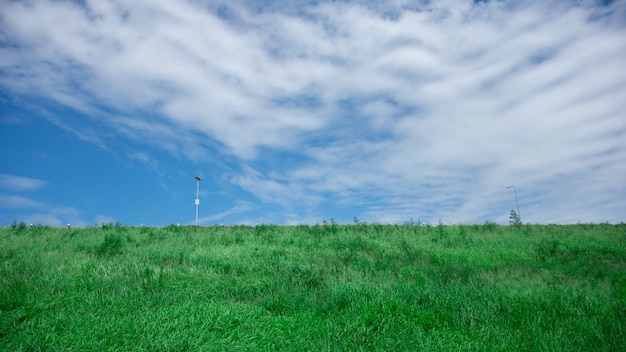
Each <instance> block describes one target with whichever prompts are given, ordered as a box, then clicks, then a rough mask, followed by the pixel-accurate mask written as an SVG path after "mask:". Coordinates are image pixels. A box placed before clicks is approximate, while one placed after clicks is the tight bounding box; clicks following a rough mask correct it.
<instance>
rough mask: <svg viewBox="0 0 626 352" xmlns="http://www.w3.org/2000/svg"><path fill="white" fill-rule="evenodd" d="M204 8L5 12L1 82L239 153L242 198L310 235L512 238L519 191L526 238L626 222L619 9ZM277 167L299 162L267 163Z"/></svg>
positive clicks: (161, 141)
mask: <svg viewBox="0 0 626 352" xmlns="http://www.w3.org/2000/svg"><path fill="white" fill-rule="evenodd" d="M203 6H204V5H203ZM203 6H201V5H200V4H198V3H195V2H186V1H134V2H132V3H127V2H116V1H111V2H101V1H87V2H86V5H85V7H81V6H79V5H77V4H75V3H70V2H56V1H37V2H32V3H26V2H8V3H6V4H5V5H4V10H3V13H4V15H3V17H2V23H3V24H2V27H1V28H2V32H3V33H6V34H4V36H5V38H6V39H4V40H5V41H7V42H8V43H12V42H16V43H19V45H14V46H11V45H5V46H2V48H1V49H0V57H2V59H1V60H0V69H2V70H3V72H6V74H5V75H3V76H2V77H0V84H1V85H2V87H5V88H6V89H10V90H12V91H15V92H19V93H22V94H36V95H41V96H46V97H48V98H50V99H53V100H54V101H56V102H58V103H60V104H64V105H67V106H69V107H72V108H75V109H78V110H80V111H82V112H84V113H85V114H86V116H89V118H90V119H98V120H100V121H101V122H103V123H105V124H107V125H110V126H112V127H113V128H114V129H116V130H119V131H120V132H121V133H123V134H125V135H126V136H128V137H131V138H133V139H135V140H146V141H151V142H149V143H152V144H155V145H159V146H160V147H161V148H163V149H165V150H168V151H169V152H171V153H173V154H176V155H185V156H187V157H189V158H190V159H191V160H198V161H201V160H206V159H207V158H209V152H208V150H220V151H221V152H224V153H228V154H229V155H234V156H235V157H236V158H238V160H239V161H240V163H241V165H242V167H241V170H242V171H241V174H239V175H235V176H234V177H233V183H235V184H237V185H239V186H240V187H242V188H243V189H245V190H247V191H248V192H250V193H252V194H254V195H255V196H257V197H258V198H259V199H260V200H261V201H262V202H263V203H270V204H277V205H279V206H281V207H283V208H284V209H285V213H287V214H301V212H302V211H300V210H298V208H300V207H302V208H304V209H306V210H304V211H303V212H304V213H305V214H302V215H300V218H306V217H308V216H309V215H310V214H317V213H318V212H319V209H317V208H316V207H318V206H319V205H320V204H322V203H324V202H327V201H333V202H336V203H338V204H344V205H345V206H346V207H348V205H349V204H353V205H359V206H361V207H362V208H364V209H365V210H364V214H365V215H366V217H370V218H371V219H374V220H375V219H381V220H384V221H402V220H406V219H407V218H410V217H414V218H417V217H421V216H423V215H421V214H426V215H424V216H429V217H433V218H435V220H436V219H437V218H454V219H457V220H458V221H465V220H466V221H476V220H477V219H484V218H497V219H498V220H500V221H503V220H504V221H506V216H507V215H508V214H507V209H506V207H510V205H509V200H510V195H509V194H508V192H506V191H504V187H506V186H508V185H510V184H515V185H516V186H517V187H518V189H519V190H520V198H521V199H520V203H521V204H520V206H522V205H524V206H529V207H530V206H532V207H533V209H536V210H530V209H528V210H526V209H524V210H522V213H523V214H526V215H527V217H528V220H529V221H538V222H544V221H571V219H573V218H574V217H576V216H575V215H573V214H580V215H581V216H588V217H589V218H593V219H597V218H598V217H602V216H606V217H609V219H607V220H611V221H616V220H618V216H620V215H619V208H620V206H621V207H622V208H623V207H624V206H626V204H625V203H624V201H621V200H615V197H616V195H622V196H623V195H625V191H626V190H625V189H624V185H623V182H622V181H621V179H620V178H619V176H616V175H621V174H623V173H621V172H622V171H624V170H623V167H622V166H620V165H624V161H625V160H624V159H626V144H625V142H624V141H625V140H626V138H625V134H626V120H625V119H624V118H623V111H624V109H625V108H626V74H625V72H626V62H625V61H624V60H623V58H624V57H626V42H625V41H624V40H623V38H624V37H625V36H626V33H625V32H626V29H625V26H624V21H623V18H624V14H626V11H625V10H624V7H625V6H624V2H623V1H616V2H614V3H613V4H612V5H610V6H609V7H603V6H598V5H597V3H596V2H582V3H581V4H579V5H576V4H573V3H561V2H552V1H548V2H536V1H523V2H506V1H505V2H500V1H497V2H496V1H488V2H481V3H479V4H473V3H472V2H471V1H445V2H441V1H437V2H433V3H432V4H423V3H422V2H420V3H419V4H418V3H414V2H410V1H396V2H386V3H385V4H379V3H371V4H369V3H364V2H362V3H361V5H359V4H354V3H350V2H345V3H340V4H338V3H330V2H322V3H321V4H319V5H316V4H309V5H302V6H298V8H297V9H296V8H294V5H288V4H285V7H284V8H283V7H282V6H278V5H277V6H275V7H270V8H264V6H266V5H259V4H246V3H239V2H229V3H222V4H220V6H222V7H223V10H224V11H227V12H228V13H229V14H230V15H229V16H222V17H220V16H218V15H216V12H212V9H211V8H210V6H212V4H208V5H206V7H203ZM215 6H217V5H215ZM258 7H261V9H265V10H266V11H263V10H262V11H257V10H258ZM16 77H20V79H16ZM101 104H106V105H107V106H109V108H110V109H111V110H114V111H115V113H112V114H111V113H104V112H103V111H100V108H99V106H100V105H101ZM59 123H60V122H59ZM280 153H288V154H290V155H293V156H295V157H294V159H295V160H296V161H295V162H293V163H291V162H290V163H286V162H285V163H273V164H271V165H270V166H267V165H266V163H265V161H266V160H267V159H268V158H276V155H280ZM133 157H134V158H135V159H137V160H143V162H145V163H148V164H149V165H152V166H154V165H155V163H156V161H155V160H152V159H147V158H146V154H141V153H139V154H137V153H135V154H133ZM598 171H599V172H598ZM583 184H586V185H587V186H584V187H582V185H583ZM557 185H558V186H560V187H563V188H570V189H571V188H576V189H577V192H565V191H563V192H560V193H559V192H557V191H555V190H554V188H555V187H557ZM579 187H580V188H579ZM621 198H622V199H623V198H624V197H621ZM590 199H592V200H594V201H595V202H597V204H605V206H601V205H599V206H598V207H596V208H595V209H588V207H587V205H586V203H587V201H588V200H590ZM303 204H304V206H302V205H303ZM563 204H567V205H563ZM594 204H595V203H594ZM503 207H504V208H505V209H504V210H502V211H501V212H500V211H498V209H501V208H503ZM603 211H604V212H606V215H603V213H602V212H603ZM354 215H359V214H354ZM359 217H360V218H361V217H362V216H359ZM292 218H298V216H297V215H296V216H293V217H292ZM364 220H367V219H364Z"/></svg>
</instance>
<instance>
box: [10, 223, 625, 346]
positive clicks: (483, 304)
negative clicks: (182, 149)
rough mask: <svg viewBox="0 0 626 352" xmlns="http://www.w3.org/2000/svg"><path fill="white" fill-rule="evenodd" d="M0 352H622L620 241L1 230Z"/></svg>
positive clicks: (493, 234)
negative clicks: (81, 351)
mask: <svg viewBox="0 0 626 352" xmlns="http://www.w3.org/2000/svg"><path fill="white" fill-rule="evenodd" d="M0 350H7V351H50V350H51V351H54V350H64V351H77V350H102V351H130V350H132V351H185V350H188V351H275V350H287V351H289V350H292V351H361V350H363V351H383V350H386V351H388V350H392V351H442V350H443V351H446V350H448V351H625V350H626V226H613V225H609V224H600V225H573V226H534V225H533V226H530V225H524V226H521V227H519V228H516V227H505V226H498V225H495V224H491V223H487V224H485V225H461V226H434V227H431V226H424V227H420V226H393V225H377V224H373V225H366V224H355V225H337V224H334V223H332V224H325V225H316V226H288V227H283V226H275V225H261V226H258V227H248V226H233V227H217V226H215V227H205V228H195V227H177V226H171V227H167V228H151V227H140V228H136V227H123V226H112V225H103V226H102V227H91V228H84V229H54V228H48V227H34V228H27V227H25V226H14V227H11V228H0Z"/></svg>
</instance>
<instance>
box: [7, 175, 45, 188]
mask: <svg viewBox="0 0 626 352" xmlns="http://www.w3.org/2000/svg"><path fill="white" fill-rule="evenodd" d="M47 184H48V183H47V182H46V181H42V180H39V179H35V178H30V177H23V176H17V175H9V174H0V189H3V190H5V191H17V192H19V191H33V190H37V189H40V188H42V187H45V186H46V185H47Z"/></svg>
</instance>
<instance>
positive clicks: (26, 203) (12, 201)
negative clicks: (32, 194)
mask: <svg viewBox="0 0 626 352" xmlns="http://www.w3.org/2000/svg"><path fill="white" fill-rule="evenodd" d="M42 206H43V204H42V203H41V202H38V201H36V200H32V199H29V198H25V197H21V196H15V195H6V194H0V208H4V209H15V208H41V207H42Z"/></svg>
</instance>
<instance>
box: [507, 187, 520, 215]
mask: <svg viewBox="0 0 626 352" xmlns="http://www.w3.org/2000/svg"><path fill="white" fill-rule="evenodd" d="M509 188H513V192H514V193H515V205H516V206H517V216H519V218H520V221H521V220H522V215H521V214H520V213H519V203H518V202H517V189H516V188H515V186H509V187H507V188H506V189H509Z"/></svg>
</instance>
